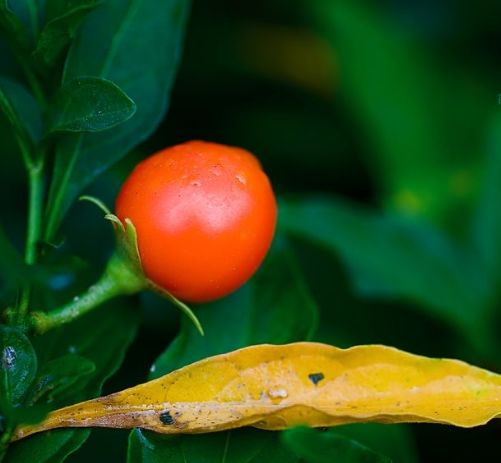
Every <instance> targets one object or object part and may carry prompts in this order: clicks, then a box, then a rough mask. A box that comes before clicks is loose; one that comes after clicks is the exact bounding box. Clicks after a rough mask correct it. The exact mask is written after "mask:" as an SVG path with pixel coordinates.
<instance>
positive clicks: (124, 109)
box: [49, 77, 136, 133]
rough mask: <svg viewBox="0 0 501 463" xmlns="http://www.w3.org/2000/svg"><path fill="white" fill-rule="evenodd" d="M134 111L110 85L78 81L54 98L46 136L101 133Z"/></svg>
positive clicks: (92, 80) (84, 79) (92, 79)
mask: <svg viewBox="0 0 501 463" xmlns="http://www.w3.org/2000/svg"><path fill="white" fill-rule="evenodd" d="M135 111H136V105H135V103H134V102H133V101H132V100H131V99H130V98H129V97H128V96H127V95H126V94H125V93H124V92H123V91H122V90H121V89H120V88H119V87H118V86H117V85H116V84H114V83H113V82H111V81H109V80H106V79H101V78H97V77H78V78H76V79H73V80H72V81H70V82H67V83H66V84H65V85H64V86H63V87H62V88H61V90H60V91H59V93H58V95H57V96H56V98H55V101H54V102H53V105H52V108H51V113H52V118H51V123H50V128H49V133H50V132H101V131H103V130H107V129H111V128H112V127H115V126H116V125H119V124H121V123H123V122H125V121H127V120H128V119H130V118H131V117H132V116H133V115H134V113H135Z"/></svg>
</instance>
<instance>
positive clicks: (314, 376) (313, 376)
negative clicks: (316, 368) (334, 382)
mask: <svg viewBox="0 0 501 463" xmlns="http://www.w3.org/2000/svg"><path fill="white" fill-rule="evenodd" d="M308 378H310V381H311V382H312V383H313V384H314V385H315V386H316V385H317V384H318V383H319V382H320V381H322V380H323V379H324V378H325V376H324V374H323V373H310V374H309V375H308Z"/></svg>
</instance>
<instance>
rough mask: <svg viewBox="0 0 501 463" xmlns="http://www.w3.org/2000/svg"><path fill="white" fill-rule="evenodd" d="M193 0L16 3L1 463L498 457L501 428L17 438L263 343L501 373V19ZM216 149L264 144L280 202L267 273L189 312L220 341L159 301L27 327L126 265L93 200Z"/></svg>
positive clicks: (463, 9)
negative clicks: (64, 410) (160, 164)
mask: <svg viewBox="0 0 501 463" xmlns="http://www.w3.org/2000/svg"><path fill="white" fill-rule="evenodd" d="M189 3H190V2H189V1H188V0H166V1H163V2H158V1H156V0H132V1H128V2H123V1H122V0H101V1H95V0H82V1H73V0H15V1H14V0H0V140H1V141H2V146H1V147H0V205H1V214H0V256H1V259H0V312H1V313H2V314H3V318H2V320H1V323H2V324H1V325H0V346H1V347H2V359H3V360H2V362H3V363H2V371H1V373H2V381H1V383H0V432H1V433H2V434H1V436H0V444H1V445H2V448H3V449H4V450H2V451H3V454H2V457H0V458H3V461H6V462H25V461H40V462H51V463H57V462H61V461H64V460H67V461H76V462H78V461H89V460H90V459H93V460H94V461H123V460H124V459H125V458H128V461H130V462H134V463H136V462H137V463H138V462H149V461H151V462H155V461H166V460H169V461H180V462H181V461H182V462H189V463H194V462H198V461H200V462H202V461H203V462H213V461H214V462H225V463H231V462H259V461H276V462H313V463H316V462H319V461H333V460H335V459H336V458H337V459H340V460H344V461H353V462H360V461H387V457H388V458H390V459H391V460H393V461H405V462H409V463H414V462H416V461H418V459H421V460H422V461H430V462H432V461H443V460H444V459H445V458H447V459H451V460H454V461H489V459H495V458H496V451H497V448H496V446H495V442H496V433H497V431H498V428H497V427H496V423H490V424H487V425H485V426H483V427H481V428H479V429H475V431H471V430H468V431H460V430H456V429H449V428H446V427H439V426H428V427H424V425H391V426H389V427H388V426H387V425H375V424H360V425H355V426H352V425H349V426H340V427H337V428H335V429H332V430H327V431H316V430H310V429H303V428H297V429H291V430H288V431H284V432H269V431H263V430H257V429H247V428H244V429H239V430H232V431H223V432H218V433H209V434H204V435H181V436H167V437H166V436H159V435H157V434H154V433H151V432H148V431H144V430H140V429H135V430H133V431H131V432H130V434H128V442H126V440H125V439H126V437H127V436H126V435H125V434H120V433H119V432H118V431H116V434H113V435H114V436H115V435H116V436H117V437H116V439H117V440H116V441H115V440H113V441H112V442H113V445H110V444H109V442H110V441H109V440H108V439H110V437H109V436H110V434H101V432H100V431H99V430H93V431H92V438H91V439H90V440H89V443H90V444H89V445H87V444H85V442H86V441H87V439H88V437H89V434H90V431H88V430H75V429H59V430H54V431H50V432H47V433H41V434H37V435H34V436H30V437H29V438H27V439H24V440H21V441H18V442H15V443H13V444H11V445H9V446H8V447H6V444H7V441H8V440H9V438H10V434H11V433H12V432H13V430H14V427H15V426H16V425H18V424H19V423H25V424H29V423H35V422H37V421H40V420H41V419H43V417H44V416H45V415H46V414H47V413H48V412H49V411H50V410H53V409H56V408H59V407H64V406H67V405H71V404H74V403H77V402H80V401H84V400H87V399H91V398H94V397H97V396H98V395H100V394H101V393H108V392H115V391H117V390H120V389H124V388H126V387H131V386H134V385H137V384H140V383H143V382H144V381H145V380H146V379H153V378H158V377H160V376H161V375H163V374H166V373H170V372H172V371H173V370H175V369H177V368H179V367H182V366H185V365H187V364H189V363H192V362H194V361H197V360H201V359H204V358H206V357H209V356H211V355H217V354H222V353H226V352H229V351H232V350H234V349H238V348H242V347H246V346H251V345H254V344H261V343H274V344H284V343H289V342H296V341H321V342H324V343H328V344H333V345H340V346H342V347H345V346H346V347H347V346H349V345H353V344H372V343H384V344H389V345H395V346H397V347H399V348H402V349H406V350H410V351H413V352H416V353H417V352H419V353H422V354H426V355H429V356H431V357H459V358H462V359H464V360H466V361H468V362H471V363H475V364H478V365H480V366H482V367H485V368H488V369H490V370H492V371H495V372H497V373H499V372H500V371H501V364H500V363H499V350H500V348H501V342H500V339H501V337H500V330H499V326H501V312H500V309H499V307H500V294H501V292H500V290H499V287H500V286H499V285H500V275H501V272H500V265H499V262H500V257H501V256H500V246H499V243H500V239H499V233H500V230H501V201H500V198H501V197H500V189H499V183H500V182H499V179H500V178H501V113H500V110H499V105H498V103H499V102H498V94H499V92H500V87H499V79H497V78H496V76H499V75H500V71H501V69H500V65H499V60H498V59H497V52H498V51H499V50H497V49H496V45H495V43H499V40H498V39H499V38H500V37H499V24H498V21H497V19H496V18H498V17H499V13H501V6H499V5H496V6H494V5H492V3H491V2H481V3H480V4H479V5H476V7H475V9H473V10H472V9H471V5H469V4H468V3H467V2H465V1H460V2H457V3H455V4H454V5H452V4H450V5H449V4H447V5H442V4H435V3H434V2H385V3H381V4H378V5H376V4H375V3H374V2H369V1H368V0H339V1H336V2H331V1H328V0H312V1H304V0H296V1H293V2H286V1H285V0H277V1H275V2H260V3H258V4H256V3H254V2H250V3H246V4H243V3H242V2H224V1H222V0H211V1H209V2H194V4H193V6H192V8H190V4H189ZM244 3H245V2H244ZM189 10H191V12H190V22H189V31H188V32H189V33H188V34H187V36H186V37H187V42H186V46H185V47H184V45H183V41H184V35H185V28H186V25H187V18H188V13H189ZM183 48H185V49H186V50H185V53H184V58H183V63H182V66H181V67H180V69H179V71H180V72H179V76H178V78H177V79H176V86H175V89H174V93H173V96H172V98H171V91H172V89H173V84H174V79H175V77H176V74H177V71H178V66H179V63H180V57H181V51H182V49H183ZM171 100H172V104H171ZM169 106H171V107H170V108H169V113H168V114H167V115H166V111H167V109H168V107H169ZM200 138H207V139H210V140H215V141H218V142H223V143H228V144H235V145H238V146H244V147H245V148H247V149H249V150H251V151H252V152H254V153H255V154H256V155H257V156H258V157H259V158H260V159H261V161H262V163H263V165H264V167H265V169H266V171H267V173H268V174H269V177H270V178H271V179H272V181H273V184H274V187H275V190H276V192H277V193H279V195H280V210H279V227H278V233H277V237H276V240H275V243H274V247H273V249H272V252H271V253H270V254H269V256H268V257H267V260H266V261H265V264H264V265H263V267H262V268H261V269H260V270H259V272H258V273H257V274H256V275H255V276H254V277H253V279H252V280H251V281H250V282H249V283H248V284H246V285H245V286H244V287H242V288H241V289H240V290H238V291H237V292H235V293H234V294H232V295H230V296H229V297H227V298H225V299H223V300H220V301H217V302H214V303H211V304H204V305H200V306H197V307H194V308H193V312H194V313H195V314H196V316H197V317H198V319H199V320H200V322H201V325H202V326H203V328H204V331H205V336H204V337H201V336H200V335H199V333H198V331H197V330H196V327H194V326H193V325H192V323H191V322H190V321H189V320H188V319H187V318H186V317H184V316H182V317H181V319H180V325H179V326H178V318H177V317H178V315H177V313H176V312H175V311H174V310H173V308H174V305H172V304H170V303H169V302H168V301H166V300H165V299H159V298H156V297H155V296H152V295H141V296H140V297H137V296H130V297H127V298H118V299H114V300H111V301H109V302H107V303H106V304H105V305H104V306H103V307H101V308H99V309H98V310H96V311H95V312H92V313H89V314H87V315H84V316H82V317H79V318H78V319H77V320H74V321H72V322H71V323H68V324H67V325H65V326H62V327H60V328H56V329H54V330H51V331H48V332H47V333H45V334H35V333H34V332H33V330H32V329H31V328H32V325H31V321H30V320H31V319H30V315H29V314H30V313H31V312H33V311H47V313H50V312H51V311H53V310H55V309H57V308H58V307H61V305H63V304H65V303H66V304H69V305H70V306H71V304H72V301H73V298H75V297H76V298H78V297H80V296H79V295H80V294H83V293H84V292H85V290H86V288H87V287H88V286H89V285H92V282H93V281H96V280H97V279H98V277H99V274H100V273H101V271H102V269H103V267H105V265H106V264H105V262H106V260H107V259H108V257H109V256H110V255H111V254H112V251H111V249H112V246H113V234H112V233H111V230H110V227H109V226H108V225H107V223H106V222H105V221H102V220H101V218H100V216H99V214H98V213H96V210H95V209H93V208H91V207H88V206H86V205H84V204H82V203H77V202H76V199H77V198H78V197H79V195H81V194H82V193H83V192H85V193H88V194H92V195H93V196H97V197H99V198H102V199H103V200H104V202H105V203H106V202H107V203H111V202H112V201H113V200H114V197H115V195H116V192H117V190H118V187H119V185H120V183H121V182H122V181H123V179H124V177H125V176H126V175H127V173H128V172H129V171H130V170H131V168H132V166H133V165H134V164H135V163H136V162H137V161H138V160H140V159H141V158H143V157H144V155H145V154H147V153H150V152H152V151H154V150H157V149H160V148H163V147H165V146H167V145H172V144H174V143H176V142H179V141H185V140H186V139H200ZM68 301H69V302H68ZM188 310H189V309H188ZM141 320H142V322H141ZM13 352H15V365H14V363H12V362H13V361H14V360H13V359H14V357H13V355H14V354H13ZM11 361H12V362H11ZM6 362H7V363H9V365H14V367H12V368H11V369H7V368H6ZM150 365H151V369H150V372H149V375H148V373H147V372H148V369H149V368H150ZM115 373H116V374H115ZM148 376H149V378H148ZM110 378H111V379H110ZM108 379H110V382H108V383H106V384H105V381H107V380H108ZM103 385H104V391H103ZM114 432H115V431H114ZM113 439H115V438H113ZM100 440H103V441H104V442H101V441H100ZM115 443H116V444H115ZM98 449H99V450H98ZM126 454H127V457H126ZM326 455H328V458H327V460H326V459H325V457H326Z"/></svg>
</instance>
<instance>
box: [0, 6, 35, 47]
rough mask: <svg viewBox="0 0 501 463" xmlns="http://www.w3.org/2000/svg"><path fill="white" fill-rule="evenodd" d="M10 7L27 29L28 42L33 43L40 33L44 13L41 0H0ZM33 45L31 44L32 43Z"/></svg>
mask: <svg viewBox="0 0 501 463" xmlns="http://www.w3.org/2000/svg"><path fill="white" fill-rule="evenodd" d="M0 2H1V3H5V4H6V5H8V7H10V9H11V10H12V13H13V14H14V15H15V16H16V18H18V21H19V22H20V23H21V24H22V27H23V29H24V31H25V35H26V34H27V37H26V43H29V44H31V43H32V42H33V41H34V38H35V37H36V36H37V35H38V29H39V25H40V20H41V14H42V8H41V6H42V2H41V1H40V0H0ZM30 46H31V45H30Z"/></svg>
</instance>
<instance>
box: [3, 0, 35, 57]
mask: <svg viewBox="0 0 501 463" xmlns="http://www.w3.org/2000/svg"><path fill="white" fill-rule="evenodd" d="M22 3H23V2H17V3H14V7H16V6H18V5H19V4H22ZM2 29H3V32H4V33H5V34H6V35H7V38H8V40H9V42H11V43H13V44H15V45H19V46H20V47H21V48H24V49H27V48H28V44H29V40H28V37H27V35H26V29H25V27H24V25H23V23H22V22H21V21H20V20H19V18H18V17H17V16H16V15H15V14H14V12H13V11H12V9H11V5H10V4H9V2H8V0H0V32H2Z"/></svg>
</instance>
